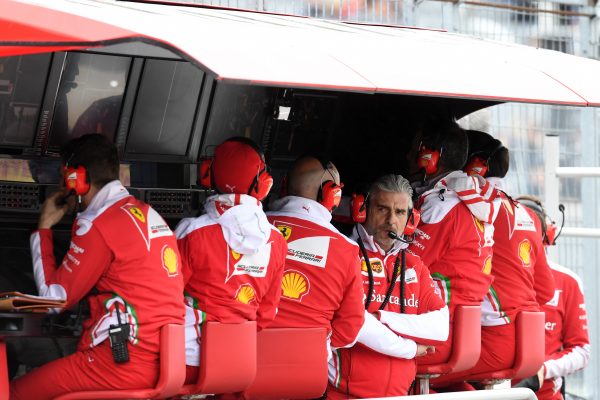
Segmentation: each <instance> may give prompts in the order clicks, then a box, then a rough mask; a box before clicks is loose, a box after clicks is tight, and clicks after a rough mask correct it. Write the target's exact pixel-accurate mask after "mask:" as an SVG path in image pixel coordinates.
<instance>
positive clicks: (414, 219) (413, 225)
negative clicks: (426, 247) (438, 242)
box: [402, 208, 421, 236]
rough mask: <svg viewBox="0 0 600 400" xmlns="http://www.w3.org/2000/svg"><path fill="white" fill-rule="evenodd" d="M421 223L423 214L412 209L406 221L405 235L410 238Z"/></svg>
mask: <svg viewBox="0 0 600 400" xmlns="http://www.w3.org/2000/svg"><path fill="white" fill-rule="evenodd" d="M419 222H421V213H420V212H419V210H417V209H414V208H411V209H410V211H409V213H408V219H407V220H406V226H405V227H404V232H402V234H403V235H406V236H410V235H413V234H414V233H415V231H416V230H417V226H418V225H419Z"/></svg>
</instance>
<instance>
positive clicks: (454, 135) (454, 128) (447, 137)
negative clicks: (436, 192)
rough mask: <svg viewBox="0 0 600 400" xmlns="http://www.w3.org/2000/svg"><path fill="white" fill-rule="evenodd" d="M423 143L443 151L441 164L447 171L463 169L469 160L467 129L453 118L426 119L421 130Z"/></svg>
mask: <svg viewBox="0 0 600 400" xmlns="http://www.w3.org/2000/svg"><path fill="white" fill-rule="evenodd" d="M421 137H422V140H423V144H426V145H427V146H428V147H430V148H433V149H436V150H439V151H441V155H440V161H439V165H440V167H441V168H443V169H445V170H447V171H456V170H459V169H462V167H463V166H464V165H465V163H466V162H467V155H468V141H467V135H466V133H465V131H464V130H463V129H462V128H461V127H460V126H458V124H457V123H456V122H455V121H453V120H452V119H449V118H448V119H447V118H434V119H429V120H427V121H425V123H424V124H423V127H422V130H421Z"/></svg>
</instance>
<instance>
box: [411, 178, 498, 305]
mask: <svg viewBox="0 0 600 400" xmlns="http://www.w3.org/2000/svg"><path fill="white" fill-rule="evenodd" d="M419 205H420V207H419V208H420V211H421V223H420V224H419V227H418V228H417V231H416V237H415V241H414V242H413V243H412V244H411V245H410V246H409V249H410V251H411V252H413V253H414V254H416V255H418V256H419V257H421V260H422V261H423V263H424V264H425V265H427V266H428V267H429V270H430V271H431V275H432V277H433V279H434V281H435V282H436V284H437V285H438V287H439V289H440V291H441V293H442V298H443V299H444V300H445V301H446V304H448V306H449V308H450V312H451V313H452V311H453V309H454V307H455V306H457V305H460V304H463V305H479V304H480V303H481V301H482V300H483V298H484V297H485V294H486V293H487V291H488V289H489V287H490V284H491V283H492V280H493V276H492V275H491V272H492V247H491V245H490V240H489V235H490V233H492V234H493V229H490V227H489V225H487V224H485V223H484V222H482V221H480V220H479V219H478V218H477V217H475V216H474V215H473V214H472V213H471V211H470V210H469V208H467V206H466V205H465V203H464V202H462V201H461V200H460V199H459V198H458V196H457V195H456V193H455V192H454V191H452V190H449V189H447V188H446V189H445V188H438V187H437V185H436V188H434V189H432V190H430V191H428V192H426V193H424V194H423V195H422V196H421V197H420V199H419ZM492 243H493V242H492Z"/></svg>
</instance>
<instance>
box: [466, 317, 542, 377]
mask: <svg viewBox="0 0 600 400" xmlns="http://www.w3.org/2000/svg"><path fill="white" fill-rule="evenodd" d="M544 322H545V315H544V313H543V312H534V311H521V312H520V313H519V314H517V317H516V321H515V329H516V332H515V338H516V343H515V363H514V365H513V366H512V368H509V369H504V370H501V371H495V372H487V373H483V374H476V375H472V376H469V377H468V378H466V380H468V381H481V382H482V383H483V384H484V385H486V386H488V387H489V386H491V385H493V384H495V383H497V382H498V381H502V380H507V379H522V378H527V377H529V376H532V375H535V374H536V373H537V372H538V370H539V369H540V367H541V366H542V363H543V362H544V354H545V348H544V346H545V342H544V340H545V330H544Z"/></svg>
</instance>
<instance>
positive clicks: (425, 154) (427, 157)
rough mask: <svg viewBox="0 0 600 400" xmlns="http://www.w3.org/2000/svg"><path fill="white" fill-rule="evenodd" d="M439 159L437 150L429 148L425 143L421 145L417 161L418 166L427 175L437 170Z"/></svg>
mask: <svg viewBox="0 0 600 400" xmlns="http://www.w3.org/2000/svg"><path fill="white" fill-rule="evenodd" d="M439 161H440V152H439V151H438V150H434V149H430V148H428V147H427V146H425V145H422V146H421V148H420V149H419V156H418V160H417V163H418V165H419V168H422V169H424V170H425V173H426V174H427V175H433V174H435V173H436V172H437V169H438V162H439Z"/></svg>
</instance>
